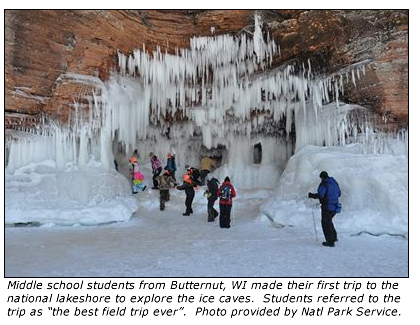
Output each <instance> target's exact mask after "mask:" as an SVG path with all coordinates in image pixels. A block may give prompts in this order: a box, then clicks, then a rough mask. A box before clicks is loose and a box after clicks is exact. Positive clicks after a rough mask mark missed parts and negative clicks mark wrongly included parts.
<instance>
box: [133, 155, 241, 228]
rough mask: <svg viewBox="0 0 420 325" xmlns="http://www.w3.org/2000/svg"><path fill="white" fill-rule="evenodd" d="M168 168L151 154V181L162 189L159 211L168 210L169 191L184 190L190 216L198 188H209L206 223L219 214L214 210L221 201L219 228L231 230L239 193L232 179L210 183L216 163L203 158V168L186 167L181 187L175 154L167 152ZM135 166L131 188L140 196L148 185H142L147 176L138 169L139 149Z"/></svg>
mask: <svg viewBox="0 0 420 325" xmlns="http://www.w3.org/2000/svg"><path fill="white" fill-rule="evenodd" d="M167 158H168V159H167V162H166V166H165V167H164V168H163V174H162V175H161V173H162V163H161V162H160V160H159V158H158V157H157V156H156V155H155V154H154V153H153V152H151V153H150V162H151V165H152V175H153V176H152V180H153V189H158V190H159V208H160V210H161V211H163V210H165V203H166V202H168V201H169V200H170V192H169V191H170V189H171V188H177V189H178V190H181V191H185V195H186V198H185V212H184V213H183V215H184V216H190V215H191V214H192V213H193V209H192V203H193V201H194V196H195V191H196V189H198V188H199V186H203V185H206V181H207V189H206V191H205V192H204V194H205V196H206V197H207V202H208V203H207V214H208V216H207V220H208V222H213V221H215V219H216V218H217V217H218V216H219V213H218V212H217V210H216V209H215V208H214V204H215V202H216V201H217V199H219V207H220V217H219V221H220V227H221V228H230V223H231V210H232V204H233V198H235V197H236V191H235V188H234V187H233V185H232V184H231V183H230V179H229V177H226V178H225V180H224V182H223V183H222V184H221V185H220V186H219V180H218V179H216V178H215V177H211V179H208V180H207V177H208V175H209V173H210V171H211V170H213V169H214V168H216V165H215V163H214V161H213V160H212V159H211V158H210V157H207V156H204V157H203V158H202V159H201V162H200V169H197V168H195V167H192V166H189V165H185V170H186V171H185V174H184V175H183V181H182V184H180V185H178V183H177V181H176V178H175V172H176V170H177V168H176V162H175V155H174V154H172V153H168V156H167ZM130 163H131V164H132V168H131V171H132V189H133V194H137V193H138V192H139V191H140V190H142V191H144V190H145V189H146V185H145V184H143V180H144V175H143V174H142V173H141V171H140V168H139V154H138V151H137V149H136V150H134V152H133V155H132V157H131V158H130Z"/></svg>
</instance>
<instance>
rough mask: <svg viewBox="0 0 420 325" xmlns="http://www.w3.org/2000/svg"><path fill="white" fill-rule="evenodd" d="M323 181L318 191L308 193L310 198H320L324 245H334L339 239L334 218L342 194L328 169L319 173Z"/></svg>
mask: <svg viewBox="0 0 420 325" xmlns="http://www.w3.org/2000/svg"><path fill="white" fill-rule="evenodd" d="M319 177H320V178H321V183H320V184H319V186H318V190H317V193H308V197H309V198H310V199H319V202H320V203H321V216H322V219H321V225H322V231H323V232H324V236H325V242H323V243H322V245H324V246H329V247H334V243H335V242H336V241H337V240H338V239H337V232H336V230H335V228H334V224H333V222H332V219H333V218H334V216H335V214H336V211H337V204H338V203H339V202H338V198H339V197H340V196H341V190H340V186H339V185H338V183H337V182H336V180H335V179H334V178H333V177H329V176H328V173H327V172H326V171H322V172H321V173H320V174H319Z"/></svg>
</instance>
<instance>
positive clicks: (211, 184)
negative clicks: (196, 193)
mask: <svg viewBox="0 0 420 325" xmlns="http://www.w3.org/2000/svg"><path fill="white" fill-rule="evenodd" d="M218 189H219V180H218V179H217V178H214V177H212V178H211V179H210V180H208V181H207V190H206V191H205V192H204V194H205V195H206V197H207V221H208V222H212V221H214V219H215V218H217V216H218V215H219V213H218V212H217V210H216V209H215V208H214V203H215V202H216V201H217V190H218Z"/></svg>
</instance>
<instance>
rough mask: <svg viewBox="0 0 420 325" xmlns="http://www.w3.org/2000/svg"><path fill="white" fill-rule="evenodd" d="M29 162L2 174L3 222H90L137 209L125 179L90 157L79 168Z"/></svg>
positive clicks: (111, 219)
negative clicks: (105, 168)
mask: <svg viewBox="0 0 420 325" xmlns="http://www.w3.org/2000/svg"><path fill="white" fill-rule="evenodd" d="M55 165H56V164H55V162H53V161H51V160H50V161H43V162H40V163H31V164H29V165H26V166H25V167H22V168H19V169H17V170H15V171H14V172H13V173H9V172H6V175H5V189H6V190H5V223H6V224H16V223H35V224H58V225H75V224H80V225H93V224H101V223H109V222H115V221H126V220H128V219H129V218H130V217H131V215H132V214H133V212H135V211H136V210H137V208H138V203H137V201H136V200H135V198H134V197H132V196H131V190H130V184H129V182H128V180H127V179H126V178H125V177H124V176H123V175H122V174H120V173H117V172H116V171H112V170H111V171H108V170H107V171H105V170H104V169H103V168H102V167H101V166H100V164H99V163H97V162H95V161H90V162H89V163H88V164H87V165H86V166H85V167H84V168H83V169H79V168H78V167H76V165H74V164H67V166H66V169H65V170H64V171H59V172H57V170H56V166H55Z"/></svg>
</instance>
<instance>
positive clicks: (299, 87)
mask: <svg viewBox="0 0 420 325" xmlns="http://www.w3.org/2000/svg"><path fill="white" fill-rule="evenodd" d="M213 32H214V30H212V33H213ZM276 55H279V46H278V45H277V44H276V43H275V42H274V41H273V40H271V39H270V36H269V35H264V34H263V31H262V28H261V19H260V17H259V16H258V15H256V16H255V25H254V34H253V37H252V38H251V37H248V36H246V35H245V34H242V35H240V36H238V37H236V36H231V35H218V36H210V37H193V38H192V39H191V40H190V48H188V49H179V50H176V53H175V54H169V53H167V52H165V53H163V52H162V51H161V49H160V48H157V49H156V50H155V51H154V52H153V53H152V54H151V55H150V54H149V53H148V52H147V51H146V50H145V47H144V46H143V49H136V50H134V51H133V53H132V55H129V56H125V55H124V54H122V53H120V52H119V53H118V62H119V71H120V72H119V74H113V75H112V76H111V78H110V80H109V81H108V82H106V83H102V81H101V80H99V79H98V78H96V77H93V76H82V75H77V74H65V75H63V76H61V77H60V78H61V79H63V80H64V79H65V80H70V81H71V82H77V83H81V84H86V85H90V86H91V87H92V88H93V89H94V90H93V92H92V94H91V95H89V96H87V97H86V98H84V100H88V102H89V109H88V110H87V111H85V110H84V109H83V108H82V107H80V105H79V104H78V103H75V104H74V107H75V110H74V115H73V118H72V119H71V123H70V124H69V125H68V126H65V127H58V126H56V125H54V124H52V125H50V126H49V128H48V132H45V131H44V133H43V134H42V136H40V137H41V139H42V140H40V141H38V140H39V138H40V137H35V138H34V140H33V141H32V140H31V141H30V142H31V143H32V146H33V147H34V148H35V147H36V149H33V148H29V146H31V144H29V143H27V140H22V141H21V142H19V141H16V140H14V141H12V143H11V145H10V151H9V157H10V158H9V167H10V168H11V169H13V168H16V167H18V166H21V165H22V164H23V163H25V162H27V161H35V160H39V159H41V157H38V156H37V155H38V154H35V153H34V154H30V153H28V152H45V153H47V152H49V151H48V146H52V147H53V148H54V150H53V151H52V152H51V153H49V154H48V155H47V154H45V155H44V156H45V158H52V159H54V160H56V162H57V166H58V167H59V168H63V166H64V164H65V162H66V161H73V162H75V163H78V164H79V165H80V166H84V165H85V164H86V163H87V161H88V157H89V155H90V154H94V155H95V156H97V157H100V161H101V163H102V165H103V166H104V167H105V168H110V167H111V166H113V164H112V159H113V146H114V148H115V143H119V144H121V145H122V147H123V148H124V151H125V152H126V153H129V152H130V151H131V150H133V148H138V147H144V151H143V154H144V158H146V157H147V156H146V155H147V154H148V152H149V151H151V150H152V149H151V148H155V149H153V151H155V152H159V153H160V154H161V155H165V154H166V152H168V151H176V152H178V153H180V156H181V157H182V158H179V159H187V158H188V159H193V160H194V159H198V157H192V156H191V157H189V156H190V155H189V154H188V152H189V150H195V151H194V152H195V154H196V156H198V151H199V150H200V146H201V145H204V147H206V148H215V147H217V146H218V145H223V146H225V147H226V148H227V149H228V150H230V149H232V148H233V147H234V146H237V145H238V143H246V146H248V147H250V148H252V146H253V143H255V141H260V140H258V139H260V137H261V136H263V137H265V138H266V139H270V138H273V139H274V140H269V141H268V142H267V141H265V142H266V143H270V145H269V147H267V148H264V149H263V150H264V152H265V153H266V152H267V149H269V150H275V149H274V148H272V144H273V143H282V144H279V146H280V147H281V148H280V150H279V151H284V152H286V153H287V158H288V157H290V155H291V154H292V153H293V150H291V148H292V146H294V150H298V149H300V148H301V147H302V146H304V145H306V144H317V145H343V144H346V143H348V142H349V141H359V140H360V139H359V140H357V138H358V135H357V133H360V129H362V130H366V134H368V133H369V130H370V129H369V127H367V126H361V122H360V121H358V122H357V123H356V124H355V122H354V120H352V119H351V118H350V115H349V112H350V111H351V110H352V107H351V106H349V105H347V106H343V105H342V104H340V102H339V98H340V96H341V95H342V94H343V92H344V85H345V84H346V83H352V84H353V85H354V86H355V87H356V85H357V84H356V83H357V80H358V79H359V78H361V77H362V75H363V74H364V73H365V66H366V64H368V63H369V62H361V63H358V64H356V65H352V66H349V67H347V68H346V69H343V70H340V71H338V72H337V73H334V74H332V75H328V76H315V75H314V74H313V72H312V69H311V62H310V60H308V62H307V64H303V65H302V66H299V67H297V66H295V65H285V66H280V67H277V68H275V69H270V70H268V69H267V68H268V67H270V65H271V64H272V62H273V58H274V56H276ZM332 102H335V104H333V105H331V104H329V103H332ZM327 104H329V105H327ZM275 138H277V139H279V138H281V141H280V142H278V141H277V140H275ZM35 139H38V140H35ZM243 139H246V140H243ZM355 139H356V140H355ZM369 139H370V138H369ZM241 141H242V142H241ZM244 141H245V142H244ZM369 141H370V140H369ZM47 142H50V144H47ZM146 146H148V147H149V148H150V149H147V148H146ZM244 146H245V144H244ZM186 148H188V149H186ZM193 148H194V149H193ZM243 149H244V148H243ZM22 151H25V152H26V153H27V154H26V156H27V158H25V159H26V160H25V161H22V159H21V158H19V157H21V156H22ZM114 151H115V150H114ZM241 152H242V153H238V155H239V156H238V157H237V161H247V162H248V163H249V164H252V161H251V162H250V161H248V160H249V159H248V156H247V157H245V156H244V155H247V152H248V150H242V151H241ZM146 153H147V154H146ZM231 158H232V159H233V157H230V158H229V159H231ZM31 159H32V160H31ZM280 160H281V161H282V164H283V161H284V160H287V159H286V158H284V157H283V156H282V155H280V156H278V157H277V158H276V159H274V160H273V161H270V162H277V163H278V162H279V161H280ZM263 161H264V159H263ZM229 162H231V160H230V161H229Z"/></svg>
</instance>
